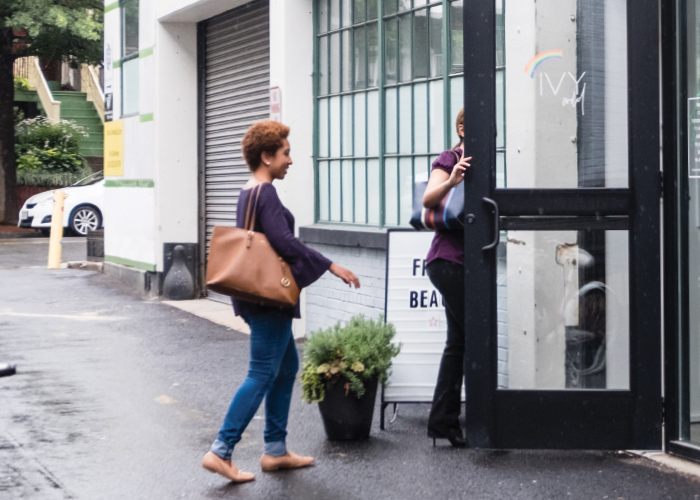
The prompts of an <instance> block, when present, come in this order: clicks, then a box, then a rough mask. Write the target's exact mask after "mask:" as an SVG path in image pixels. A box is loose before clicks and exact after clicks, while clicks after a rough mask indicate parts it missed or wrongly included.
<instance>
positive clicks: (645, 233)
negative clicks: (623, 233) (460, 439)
mask: <svg viewBox="0 0 700 500" xmlns="http://www.w3.org/2000/svg"><path fill="white" fill-rule="evenodd" d="M627 4H628V8H627V33H628V35H627V36H628V42H627V43H628V62H627V65H628V87H629V90H628V117H629V129H628V130H629V143H628V158H629V160H628V161H629V166H630V169H629V188H628V189H599V188H581V189H574V190H570V189H547V190H538V189H495V188H494V186H495V177H496V172H495V151H496V130H495V121H494V117H495V116H496V114H495V113H496V95H495V67H496V59H495V54H496V47H495V21H496V19H495V3H494V2H493V0H468V1H467V2H465V9H464V33H465V35H468V36H465V43H464V67H465V68H469V70H468V71H465V78H464V85H465V101H464V102H465V111H466V115H467V116H468V117H469V119H468V120H465V137H466V145H465V149H466V150H467V151H468V152H469V154H470V155H471V156H473V157H474V160H473V162H472V164H473V167H472V169H470V170H471V171H470V172H469V173H468V175H467V178H466V182H465V183H464V184H465V213H467V214H473V215H474V217H473V218H471V220H472V221H473V222H472V223H470V224H467V226H466V230H465V262H466V264H465V291H466V293H465V301H466V311H467V312H466V318H465V320H466V324H467V325H469V327H468V332H469V333H468V334H467V338H466V354H465V379H466V380H465V385H466V388H467V405H466V406H467V437H468V439H469V443H470V446H472V447H479V448H533V449H534V448H540V449H541V448H550V449H555V448H569V449H576V448H578V449H658V448H659V447H660V446H661V439H662V438H661V397H660V396H661V356H660V355H659V353H660V352H661V338H660V335H659V332H660V331H661V313H660V308H659V304H660V303H661V298H660V293H661V290H660V286H661V284H660V279H661V277H660V275H661V272H660V256H659V249H660V222H661V221H660V209H659V197H660V175H659V139H660V138H659V120H658V117H659V68H658V62H659V40H658V38H657V37H654V36H649V35H650V33H652V34H653V33H658V28H659V7H658V2H655V1H651V0H636V1H634V0H628V2H627ZM481 166H483V167H484V168H483V169H480V167H481ZM487 167H488V168H487ZM484 198H490V199H492V200H494V201H495V202H496V203H497V206H498V207H499V208H500V216H501V219H500V221H501V224H500V227H501V229H503V228H509V229H513V228H516V227H517V228H518V229H544V227H543V226H542V225H541V224H540V221H541V220H542V219H541V216H551V217H552V219H549V220H548V222H547V223H548V224H550V225H548V226H546V227H547V228H548V229H549V228H552V227H555V228H556V227H566V228H572V226H571V225H570V221H569V220H567V219H564V218H563V217H561V216H568V215H578V216H582V218H581V219H580V220H579V221H578V224H581V225H583V226H584V227H599V228H605V229H619V228H620V224H621V221H620V219H619V217H614V216H621V217H623V218H624V220H623V221H622V224H628V226H627V227H628V228H629V231H630V233H629V241H630V245H629V257H630V267H629V279H630V390H629V391H619V390H610V391H608V390H604V391H596V390H587V391H580V390H566V391H534V390H497V389H496V380H497V377H496V373H497V346H496V331H497V330H496V327H497V318H496V311H497V307H496V305H497V303H496V300H497V299H496V285H495V278H496V255H495V251H494V250H493V249H491V250H487V251H484V250H483V249H482V248H483V247H484V246H486V245H488V244H489V242H492V240H494V238H496V237H497V234H498V231H496V230H495V229H494V217H498V213H496V214H494V213H493V210H492V204H491V203H490V200H489V201H486V200H484ZM533 200H536V202H534V203H533ZM517 216H537V217H528V218H525V219H522V218H515V217H517ZM468 220H470V219H468ZM551 224H554V226H551ZM494 232H496V234H494ZM632 242H634V244H632ZM543 422H546V424H544V425H543Z"/></svg>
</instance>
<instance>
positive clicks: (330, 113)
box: [314, 0, 505, 227]
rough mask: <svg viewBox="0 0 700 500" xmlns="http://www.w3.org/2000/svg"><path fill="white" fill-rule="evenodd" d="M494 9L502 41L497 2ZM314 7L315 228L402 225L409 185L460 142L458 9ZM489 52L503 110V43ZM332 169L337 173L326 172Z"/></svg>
mask: <svg viewBox="0 0 700 500" xmlns="http://www.w3.org/2000/svg"><path fill="white" fill-rule="evenodd" d="M496 2H497V9H498V12H499V13H500V14H499V16H498V22H499V26H500V28H499V31H498V36H499V39H500V38H502V37H503V36H504V29H503V26H502V24H503V22H504V16H503V15H502V12H503V0H496ZM314 5H315V9H316V18H317V22H316V43H317V50H318V57H317V58H316V62H315V64H316V71H315V74H316V75H317V88H318V93H317V95H316V99H317V115H316V116H317V119H318V121H319V123H318V126H317V127H316V129H315V133H316V134H317V136H318V141H317V144H318V149H317V173H316V175H317V179H318V181H319V182H318V186H319V193H318V194H317V202H318V211H317V220H318V221H321V222H347V223H352V224H360V225H369V226H379V227H386V226H389V227H391V226H405V225H407V224H408V220H409V218H410V214H411V205H412V198H413V184H414V183H415V182H416V181H417V180H425V179H427V178H428V175H429V172H430V165H431V164H432V162H433V160H434V159H435V158H436V157H437V156H438V155H439V154H440V153H441V152H442V151H444V150H446V149H449V148H451V147H453V146H454V145H455V144H456V143H457V140H458V138H457V136H456V132H455V125H454V122H455V120H456V118H457V113H458V112H459V110H460V109H461V108H462V99H463V81H464V80H463V77H462V71H463V63H462V60H463V55H462V52H463V48H464V44H463V35H462V24H463V23H462V15H463V0H432V1H429V0H420V1H419V0H316V2H315V4H314ZM379 13H382V16H381V18H379V16H378V14H379ZM380 23H381V24H380ZM497 45H498V47H499V48H498V50H499V54H500V55H498V56H497V60H498V61H499V66H498V74H499V79H498V82H499V83H498V85H499V89H498V95H499V109H500V110H501V111H502V110H503V107H504V106H503V101H504V93H505V88H504V78H503V75H505V60H504V57H503V52H504V51H503V47H504V41H503V40H500V41H499V42H498V43H497ZM341 100H342V102H341ZM501 114H502V113H501ZM499 124H500V125H499V137H500V142H499V151H498V154H499V162H498V165H499V169H500V170H499V171H500V172H501V173H500V174H499V176H498V179H499V185H501V186H502V185H503V184H504V182H505V174H504V169H505V125H504V123H503V120H502V119H501V120H499ZM380 139H381V140H380ZM341 146H342V147H341ZM335 160H339V161H335ZM351 164H352V168H350V165H351ZM336 166H337V168H338V169H340V170H342V171H339V172H333V169H334V168H336ZM375 169H376V170H375ZM348 172H354V174H353V175H350V174H349V173H348ZM358 172H359V174H358ZM358 175H359V177H360V182H358ZM375 176H376V177H375ZM377 177H378V182H377V183H376V184H374V183H371V179H374V178H377ZM333 179H335V180H333ZM331 180H333V181H332V182H331ZM334 193H342V198H343V201H342V202H336V201H334V199H333V198H334ZM346 200H355V203H354V205H352V204H351V203H350V202H348V201H346ZM358 204H359V205H362V204H363V205H364V206H362V207H361V208H358ZM373 210H376V211H377V212H373Z"/></svg>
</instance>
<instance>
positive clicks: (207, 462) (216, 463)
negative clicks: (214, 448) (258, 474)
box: [202, 451, 255, 483]
mask: <svg viewBox="0 0 700 500" xmlns="http://www.w3.org/2000/svg"><path fill="white" fill-rule="evenodd" d="M202 467H204V468H205V469H207V470H208V471H209V472H215V473H216V474H219V475H221V476H224V477H225V478H226V479H229V480H231V481H233V482H234V483H247V482H248V481H252V480H253V479H255V474H253V473H252V472H243V471H242V470H240V469H238V467H236V465H235V464H234V463H233V462H232V461H231V460H224V459H223V458H221V457H220V456H219V455H217V454H216V453H213V452H211V451H209V452H207V454H206V455H204V458H203V459H202Z"/></svg>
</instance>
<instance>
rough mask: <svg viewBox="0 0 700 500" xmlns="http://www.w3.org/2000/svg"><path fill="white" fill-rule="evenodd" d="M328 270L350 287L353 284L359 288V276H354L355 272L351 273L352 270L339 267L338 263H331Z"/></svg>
mask: <svg viewBox="0 0 700 500" xmlns="http://www.w3.org/2000/svg"><path fill="white" fill-rule="evenodd" d="M329 271H330V272H332V273H333V274H335V275H336V276H337V277H338V278H340V279H341V280H343V281H344V282H345V283H346V284H347V285H349V286H350V287H352V286H353V285H354V286H355V288H360V278H358V277H357V276H355V273H353V272H352V271H350V270H348V269H345V268H344V267H340V266H339V265H338V264H335V263H333V264H331V267H330V269H329Z"/></svg>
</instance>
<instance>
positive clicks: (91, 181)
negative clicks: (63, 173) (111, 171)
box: [73, 172, 104, 186]
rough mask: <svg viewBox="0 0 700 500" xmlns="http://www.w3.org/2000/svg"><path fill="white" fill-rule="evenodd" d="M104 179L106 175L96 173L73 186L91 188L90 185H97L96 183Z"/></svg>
mask: <svg viewBox="0 0 700 500" xmlns="http://www.w3.org/2000/svg"><path fill="white" fill-rule="evenodd" d="M102 179H104V174H103V173H102V172H95V173H94V174H91V175H88V176H87V177H85V178H83V179H80V180H79V181H78V182H76V183H75V184H73V186H89V185H90V184H95V183H96V182H99V181H101V180H102Z"/></svg>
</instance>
